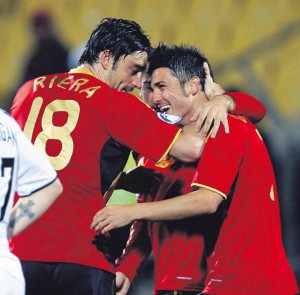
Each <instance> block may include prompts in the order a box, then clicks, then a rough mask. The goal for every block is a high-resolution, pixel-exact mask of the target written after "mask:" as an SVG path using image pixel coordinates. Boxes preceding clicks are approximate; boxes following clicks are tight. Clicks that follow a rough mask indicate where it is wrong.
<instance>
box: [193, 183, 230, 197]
mask: <svg viewBox="0 0 300 295" xmlns="http://www.w3.org/2000/svg"><path fill="white" fill-rule="evenodd" d="M191 186H197V187H202V188H206V189H208V190H210V191H213V192H215V193H217V194H219V195H220V196H221V197H222V198H223V199H224V200H227V196H226V195H225V194H224V193H222V192H221V191H219V190H216V189H214V188H212V187H210V186H206V185H204V184H199V183H195V182H193V183H192V184H191Z"/></svg>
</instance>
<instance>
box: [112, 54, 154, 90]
mask: <svg viewBox="0 0 300 295" xmlns="http://www.w3.org/2000/svg"><path fill="white" fill-rule="evenodd" d="M147 62H148V55H147V53H146V52H134V53H132V54H130V55H127V56H126V57H125V58H124V56H121V57H120V59H119V60H118V61H117V62H116V64H115V65H114V66H113V67H112V69H111V71H110V73H109V77H108V81H109V86H110V87H112V88H116V89H118V90H119V91H126V92H130V91H132V90H134V89H135V88H138V89H140V88H141V83H142V75H143V73H144V72H145V70H146V66H147Z"/></svg>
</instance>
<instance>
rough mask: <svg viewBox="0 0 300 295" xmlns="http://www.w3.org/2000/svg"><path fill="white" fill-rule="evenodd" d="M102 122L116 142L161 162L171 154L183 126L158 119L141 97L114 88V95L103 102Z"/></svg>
mask: <svg viewBox="0 0 300 295" xmlns="http://www.w3.org/2000/svg"><path fill="white" fill-rule="evenodd" d="M101 104H102V107H103V108H104V110H105V111H104V112H102V113H101V121H102V125H103V126H104V128H105V130H106V132H107V133H108V134H109V135H110V136H111V137H113V138H114V139H115V140H116V141H118V142H119V143H121V144H124V145H126V146H128V147H129V148H131V149H132V150H134V151H136V152H137V153H139V154H141V155H145V156H147V157H148V158H150V159H151V160H153V161H155V162H158V161H160V160H161V159H163V158H164V157H166V156H167V154H168V153H169V151H170V149H171V148H172V146H173V144H174V143H175V141H176V139H177V137H178V135H179V133H180V129H179V128H178V127H177V126H175V125H171V124H167V123H165V122H163V121H161V120H159V119H158V118H157V114H156V113H155V112H154V111H153V110H152V109H151V108H150V107H149V106H147V105H146V104H145V103H144V102H143V101H141V100H140V99H138V98H137V97H135V96H133V95H131V94H128V93H125V92H116V91H113V90H112V91H111V98H110V99H108V100H102V101H101Z"/></svg>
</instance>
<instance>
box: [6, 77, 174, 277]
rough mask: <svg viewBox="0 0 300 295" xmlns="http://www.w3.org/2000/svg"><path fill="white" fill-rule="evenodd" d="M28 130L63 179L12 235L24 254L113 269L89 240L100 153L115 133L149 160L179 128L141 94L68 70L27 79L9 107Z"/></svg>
mask: <svg viewBox="0 0 300 295" xmlns="http://www.w3.org/2000/svg"><path fill="white" fill-rule="evenodd" d="M11 114H12V116H13V117H14V118H15V119H16V120H17V121H18V123H19V124H20V126H21V128H22V129H24V132H25V134H26V135H27V136H28V137H29V138H30V139H31V141H32V142H33V143H34V145H35V146H36V147H38V148H39V149H40V150H41V151H42V152H43V153H44V154H45V155H46V156H47V157H48V159H49V161H50V162H51V164H52V165H53V167H54V168H55V169H56V170H57V172H58V176H59V178H60V180H61V182H62V184H63V186H64V191H63V193H62V195H61V196H60V197H59V198H58V200H57V202H55V203H54V204H53V206H52V207H51V208H50V209H49V210H48V211H47V212H46V213H45V214H44V215H43V216H42V217H41V218H40V219H39V220H38V221H37V222H36V223H35V224H33V225H32V226H31V227H30V228H28V229H27V230H26V231H24V232H23V233H21V234H20V235H19V236H17V237H16V238H14V239H13V241H12V244H11V245H12V251H13V253H14V254H16V255H17V256H18V257H19V258H20V259H21V260H31V261H45V262H70V263H78V264H83V265H87V266H91V267H97V268H101V269H104V270H107V271H110V272H114V266H113V265H112V264H111V263H110V262H108V261H107V260H106V259H105V257H104V255H103V254H102V253H100V252H99V251H98V250H97V249H96V247H95V246H94V245H92V243H91V241H92V240H93V237H94V235H95V232H94V231H93V230H91V229H90V225H91V223H92V219H93V216H94V214H95V213H96V212H97V211H98V210H100V209H101V208H103V207H104V202H103V199H102V195H101V192H100V190H101V179H100V178H101V177H100V160H101V151H102V148H103V146H104V144H105V143H106V142H107V141H108V140H109V139H111V138H112V137H113V138H114V139H115V140H117V141H118V142H120V143H121V144H124V145H127V146H128V147H129V148H132V149H133V150H135V151H137V152H138V153H140V154H144V155H147V157H150V158H152V159H153V160H154V161H158V160H160V159H161V158H162V157H164V155H165V154H166V153H167V152H168V151H169V149H170V147H171V145H172V143H173V142H174V141H175V139H176V136H177V135H178V134H179V129H178V128H177V127H176V126H172V125H168V124H166V123H164V122H162V121H160V120H159V119H157V116H156V114H155V112H154V111H153V110H151V109H150V108H149V107H147V106H146V105H145V104H144V103H143V102H142V101H140V100H139V99H137V98H136V97H134V96H133V95H130V94H128V93H126V92H118V91H117V90H115V89H111V88H110V87H108V85H107V84H105V83H103V82H101V81H100V80H98V79H96V78H95V77H93V76H92V75H90V74H87V73H80V72H70V73H64V74H56V75H48V76H43V77H39V78H37V79H34V80H32V81H29V82H27V83H26V84H25V85H23V86H22V87H21V88H20V90H19V91H18V93H17V95H16V97H15V100H14V102H13V106H12V109H11Z"/></svg>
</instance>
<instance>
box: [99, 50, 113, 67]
mask: <svg viewBox="0 0 300 295" xmlns="http://www.w3.org/2000/svg"><path fill="white" fill-rule="evenodd" d="M99 60H100V63H101V65H102V67H103V68H104V69H105V70H108V69H109V67H110V65H111V64H112V63H113V56H112V54H111V52H110V50H104V51H103V52H101V53H100V57H99Z"/></svg>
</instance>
